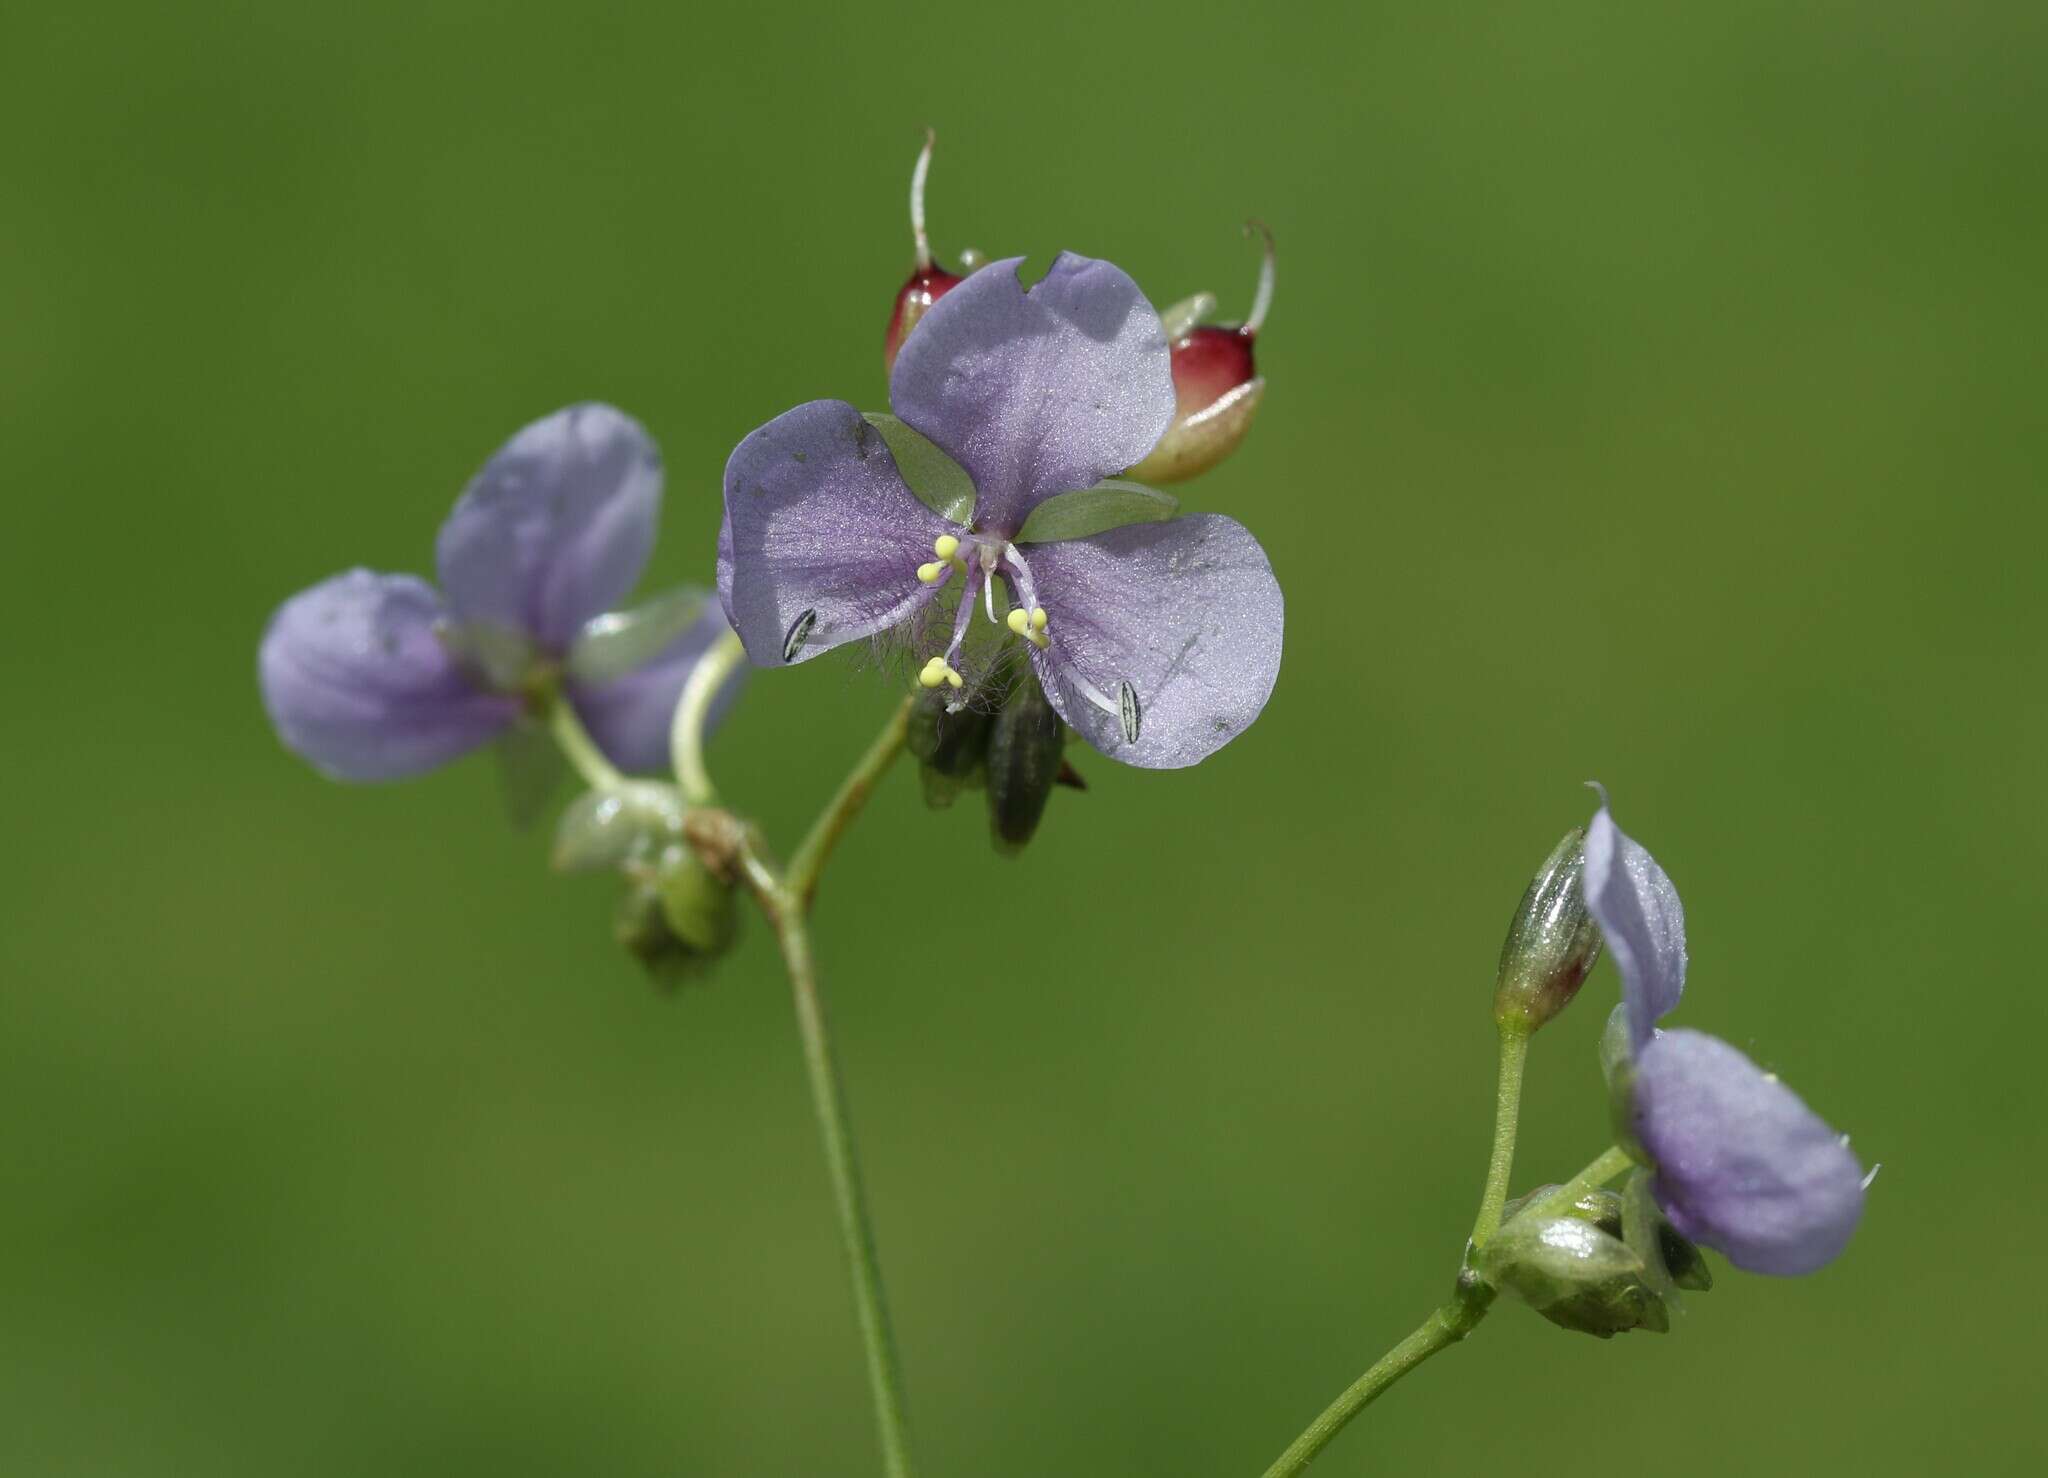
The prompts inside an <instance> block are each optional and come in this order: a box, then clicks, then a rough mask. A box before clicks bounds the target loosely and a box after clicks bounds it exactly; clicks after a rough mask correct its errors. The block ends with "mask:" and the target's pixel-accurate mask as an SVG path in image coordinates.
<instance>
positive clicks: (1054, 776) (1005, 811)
mask: <svg viewBox="0 0 2048 1478" xmlns="http://www.w3.org/2000/svg"><path fill="white" fill-rule="evenodd" d="M1065 747H1066V725H1065V724H1063V723H1061V722H1060V716H1059V715H1058V714H1057V713H1054V712H1053V708H1052V704H1051V703H1049V702H1047V701H1046V697H1045V689H1044V688H1042V687H1041V686H1039V684H1038V682H1037V681H1036V679H1034V678H1033V677H1031V676H1030V675H1029V674H1026V675H1025V676H1024V677H1023V678H1021V679H1020V680H1019V681H1018V682H1017V683H1015V684H1014V685H1013V686H1012V687H1011V689H1010V692H1009V694H1008V696H1007V697H1005V698H1004V700H1003V706H1002V708H1001V710H999V711H998V712H997V714H996V716H995V722H994V723H993V724H992V725H991V726H990V729H989V736H988V823H989V834H990V835H991V836H992V837H993V838H994V840H995V844H996V850H997V851H998V852H1002V853H1005V854H1010V855H1014V854H1015V853H1017V852H1020V851H1022V850H1023V847H1024V844H1025V843H1026V842H1028V841H1030V840H1031V837H1032V834H1033V833H1034V832H1036V831H1037V830H1038V822H1039V818H1040V817H1042V816H1043V815H1044V814H1045V803H1046V802H1047V801H1048V800H1049V799H1051V797H1052V792H1053V787H1054V786H1056V785H1058V784H1059V783H1060V779H1061V775H1062V772H1063V770H1064V765H1063V764H1062V761H1061V757H1060V752H1061V750H1063V749H1064V748H1065Z"/></svg>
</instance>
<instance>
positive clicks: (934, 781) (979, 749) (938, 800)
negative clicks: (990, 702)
mask: <svg viewBox="0 0 2048 1478" xmlns="http://www.w3.org/2000/svg"><path fill="white" fill-rule="evenodd" d="M951 701H952V699H951V695H950V693H948V692H946V691H945V690H942V689H941V690H930V691H926V692H924V693H921V694H919V695H918V699H917V702H916V703H914V704H913V705H911V709H910V728H909V732H908V734H907V735H906V737H905V741H904V742H905V747H907V748H908V749H909V750H910V752H911V753H912V754H913V755H915V756H916V757H917V774H918V779H919V781H920V782H921V783H922V784H923V786H924V799H925V804H926V805H928V806H930V807H931V808H932V809H933V810H935V811H943V810H945V809H946V808H947V807H948V806H950V805H952V804H953V802H954V801H955V800H957V799H958V798H959V796H960V792H961V791H963V790H967V789H969V788H971V787H973V786H976V785H979V784H980V783H981V768H982V762H983V760H984V758H985V757H986V755H987V753H988V736H989V730H990V729H991V728H992V727H994V724H995V714H994V713H992V712H990V711H989V709H988V708H987V707H986V706H985V705H984V704H981V703H974V704H970V705H968V706H967V707H964V708H962V709H961V710H960V711H959V712H958V713H948V712H946V705H947V703H949V702H951Z"/></svg>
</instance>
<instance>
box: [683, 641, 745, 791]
mask: <svg viewBox="0 0 2048 1478" xmlns="http://www.w3.org/2000/svg"><path fill="white" fill-rule="evenodd" d="M746 655H747V649H746V648H745V647H743V646H741V645H740V639H739V638H738V637H737V636H735V635H733V633H731V632H730V631H728V632H726V633H725V635H723V636H721V637H720V638H719V639H718V640H717V641H715V642H713V643H712V644H711V649H710V650H709V651H707V652H706V653H705V654H704V655H703V656H702V657H700V658H699V659H698V660H697V665H696V666H695V667H693V668H691V669H690V676H689V678H688V680H687V681H686V682H684V684H683V691H682V694H681V695H680V696H679V697H678V698H677V699H676V712H675V717H674V718H673V719H672V720H671V721H670V723H669V730H668V750H669V758H670V760H671V761H672V762H673V763H674V765H675V771H676V783H677V784H678V785H680V786H681V787H682V791H683V800H684V801H685V802H687V803H688V804H690V805H692V806H715V805H717V804H718V788H717V787H716V786H714V785H713V784H712V783H711V772H710V771H709V770H707V769H705V768H704V721H705V720H706V719H707V718H709V717H710V715H711V705H712V703H713V701H714V700H716V698H717V697H718V690H719V689H720V688H722V687H724V686H725V680H726V679H727V678H729V677H731V676H732V673H733V669H734V668H736V667H738V666H739V665H740V663H741V662H742V661H744V660H745V658H746Z"/></svg>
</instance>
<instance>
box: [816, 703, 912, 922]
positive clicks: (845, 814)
mask: <svg viewBox="0 0 2048 1478" xmlns="http://www.w3.org/2000/svg"><path fill="white" fill-rule="evenodd" d="M915 701H916V700H915V699H914V698H905V699H904V700H903V701H902V702H901V703H900V704H898V705H897V707H896V712H895V713H893V714H892V715H890V718H889V722H888V723H886V724H884V725H883V726H882V732H881V733H879V734H877V735H876V736H875V742H874V743H873V744H870V745H869V746H868V752H867V753H866V754H864V755H862V756H861V757H860V762H859V763H858V764H856V765H855V766H854V767H853V770H852V772H851V773H849V774H848V775H847V777H846V779H845V780H844V781H843V782H841V784H840V786H839V793H838V794H837V795H835V796H833V797H832V799H831V801H830V803H829V804H827V805H826V807H825V809H824V810H823V811H821V812H820V813H819V814H818V819H817V820H816V821H815V822H813V823H812V825H811V830H810V834H809V835H807V836H806V837H805V838H804V839H803V841H802V842H801V843H800V844H799V845H798V846H797V849H796V855H794V856H793V857H791V858H790V859H789V869H788V871H787V872H786V873H784V875H783V887H784V888H785V889H786V890H787V892H788V893H789V896H790V897H791V898H792V899H794V900H795V901H796V904H797V907H798V908H800V909H803V910H806V911H807V910H808V909H809V908H810V906H811V895H812V894H814V893H816V892H817V890H818V874H819V873H820V872H822V871H823V870H824V867H825V860H826V859H827V858H828V857H830V856H831V855H832V848H833V847H834V846H835V845H836V844H837V843H838V841H839V838H840V837H841V836H843V835H845V833H846V828H847V827H849V826H851V825H852V824H853V818H854V817H856V816H858V815H859V814H860V811H861V807H862V806H865V805H866V804H867V800H868V797H869V796H870V795H872V794H873V793H874V789H875V786H876V785H877V784H878V783H880V781H881V778H882V777H883V776H884V775H886V774H887V773H888V772H889V766H890V765H892V764H894V763H895V761H896V756H897V755H898V754H900V753H902V751H903V741H904V738H905V736H906V735H908V734H909V732H910V707H911V704H912V703H913V702H915Z"/></svg>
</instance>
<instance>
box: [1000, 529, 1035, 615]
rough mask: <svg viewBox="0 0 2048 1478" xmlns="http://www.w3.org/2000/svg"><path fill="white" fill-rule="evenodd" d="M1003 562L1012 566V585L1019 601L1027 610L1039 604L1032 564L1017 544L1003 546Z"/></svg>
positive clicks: (1033, 608)
mask: <svg viewBox="0 0 2048 1478" xmlns="http://www.w3.org/2000/svg"><path fill="white" fill-rule="evenodd" d="M1002 558H1003V563H1004V564H1006V565H1008V566H1010V586H1011V588H1012V589H1014V590H1015V591H1016V592H1017V603H1018V604H1019V605H1021V606H1023V607H1024V608H1025V609H1026V610H1035V609H1036V608H1037V606H1038V588H1037V586H1036V585H1034V584H1033V583H1032V579H1031V565H1030V563H1029V561H1027V560H1026V559H1025V558H1024V555H1023V552H1022V551H1020V550H1019V549H1018V548H1017V546H1016V545H1015V544H1005V545H1004V546H1003V556H1002Z"/></svg>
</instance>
